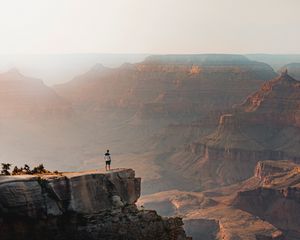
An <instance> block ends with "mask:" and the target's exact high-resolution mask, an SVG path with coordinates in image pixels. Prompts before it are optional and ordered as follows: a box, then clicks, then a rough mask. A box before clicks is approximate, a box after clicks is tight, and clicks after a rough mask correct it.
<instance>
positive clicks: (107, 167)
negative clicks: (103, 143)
mask: <svg viewBox="0 0 300 240" xmlns="http://www.w3.org/2000/svg"><path fill="white" fill-rule="evenodd" d="M104 160H105V170H106V171H110V164H111V157H110V153H109V150H108V149H107V151H106V153H105V154H104Z"/></svg>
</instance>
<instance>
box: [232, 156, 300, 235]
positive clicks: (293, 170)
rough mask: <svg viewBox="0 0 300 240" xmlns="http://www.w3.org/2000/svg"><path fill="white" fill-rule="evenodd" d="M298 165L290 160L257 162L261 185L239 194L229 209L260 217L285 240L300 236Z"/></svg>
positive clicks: (299, 167) (299, 178) (256, 175)
mask: <svg viewBox="0 0 300 240" xmlns="http://www.w3.org/2000/svg"><path fill="white" fill-rule="evenodd" d="M299 169H300V166H299V165H297V164H295V163H293V162H291V161H279V162H275V161H265V162H260V163H258V165H257V167H256V174H255V177H257V178H259V179H260V181H261V186H260V187H257V188H251V189H249V190H244V191H239V192H238V193H237V195H236V197H235V198H234V199H233V201H232V206H234V207H236V208H239V209H242V210H244V211H247V212H249V213H251V214H254V215H256V216H259V217H260V218H261V219H264V220H265V221H268V222H270V223H272V224H273V225H274V226H276V227H277V228H279V229H281V230H283V231H284V232H285V235H286V236H287V238H286V239H298V238H299V237H300V231H299V229H300V221H299V218H300V210H299V209H300V171H299Z"/></svg>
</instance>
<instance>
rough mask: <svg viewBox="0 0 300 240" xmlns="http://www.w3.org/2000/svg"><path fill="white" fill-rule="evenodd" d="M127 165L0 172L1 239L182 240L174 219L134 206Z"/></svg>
mask: <svg viewBox="0 0 300 240" xmlns="http://www.w3.org/2000/svg"><path fill="white" fill-rule="evenodd" d="M139 196H140V178H136V177H135V173H134V171H133V170H131V169H119V170H115V171H112V172H109V173H101V172H97V171H94V172H81V173H64V174H60V175H43V176H15V177H14V176H8V177H5V176H0V229H1V239H4V240H6V239H24V240H25V239H41V238H43V239H78V240H81V239H91V240H93V239H95V240H96V239H97V240H98V239H149V240H150V239H170V240H173V239H174V240H175V239H178V240H179V239H186V236H185V233H184V231H183V229H182V225H183V223H182V221H181V219H179V218H168V219H167V218H166V219H163V218H161V217H160V216H159V215H157V213H156V212H155V211H147V210H138V209H137V207H136V205H135V202H136V201H137V199H138V198H139Z"/></svg>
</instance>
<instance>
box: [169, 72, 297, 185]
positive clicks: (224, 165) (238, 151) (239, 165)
mask: <svg viewBox="0 0 300 240" xmlns="http://www.w3.org/2000/svg"><path fill="white" fill-rule="evenodd" d="M299 106H300V82H298V81H297V80H295V79H293V78H292V77H290V76H289V75H288V74H287V73H286V72H284V73H282V74H281V76H280V77H278V78H275V79H273V80H271V81H268V82H266V83H265V84H263V85H262V87H261V89H260V90H259V91H257V92H255V93H254V94H252V95H250V96H249V97H248V98H247V99H246V100H245V101H244V102H243V103H242V104H241V105H237V106H236V107H235V108H234V110H233V111H232V113H230V114H224V115H223V116H221V118H220V121H219V126H218V128H217V129H216V130H215V132H213V133H212V134H210V135H208V136H206V137H204V138H202V139H201V140H200V141H198V142H196V143H193V144H190V145H188V146H187V148H186V152H185V154H186V155H187V157H186V159H187V161H186V162H185V163H180V164H181V165H183V164H186V166H187V165H188V163H192V165H190V168H192V169H195V171H194V172H192V176H195V178H196V179H197V178H198V180H199V181H200V182H201V183H202V186H203V187H212V186H217V185H226V184H231V183H235V182H238V181H240V180H243V179H245V178H248V177H250V176H251V175H252V173H253V170H252V169H253V168H254V166H255V165H256V163H257V162H258V161H260V160H268V159H270V160H280V159H293V160H294V161H296V162H297V161H299V160H300V154H299V151H298V149H299V147H300V145H299V136H300V135H299V133H300V128H299V116H298V115H299V112H300V109H299ZM183 154H184V153H183ZM174 161H175V162H176V159H175V160H174ZM196 169H197V170H196ZM187 174H191V173H190V172H187Z"/></svg>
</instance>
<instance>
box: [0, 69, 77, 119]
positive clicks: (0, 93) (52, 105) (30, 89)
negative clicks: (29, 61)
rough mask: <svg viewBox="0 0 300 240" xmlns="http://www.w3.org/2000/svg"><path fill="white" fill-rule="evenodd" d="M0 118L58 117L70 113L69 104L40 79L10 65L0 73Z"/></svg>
mask: <svg viewBox="0 0 300 240" xmlns="http://www.w3.org/2000/svg"><path fill="white" fill-rule="evenodd" d="M0 111H1V118H0V120H3V119H4V120H5V119H8V120H9V119H13V120H16V119H17V118H19V119H26V120H43V119H47V118H52V119H61V118H65V117H70V116H71V115H72V113H73V110H72V107H71V105H70V104H69V103H68V102H67V101H65V100H64V99H62V98H61V97H60V96H58V95H57V94H56V93H55V92H54V91H53V90H52V89H51V88H50V87H47V86H46V85H45V84H44V83H43V82H42V81H41V80H39V79H34V78H28V77H25V76H23V75H22V74H21V73H20V72H18V70H16V69H12V70H10V71H8V72H6V73H2V74H0Z"/></svg>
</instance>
